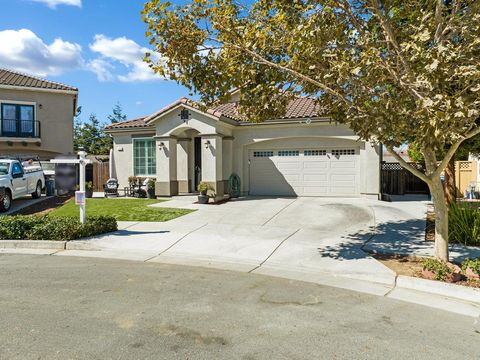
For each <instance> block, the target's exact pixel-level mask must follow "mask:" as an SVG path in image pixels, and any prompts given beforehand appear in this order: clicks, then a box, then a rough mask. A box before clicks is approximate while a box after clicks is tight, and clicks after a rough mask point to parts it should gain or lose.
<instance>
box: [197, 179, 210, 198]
mask: <svg viewBox="0 0 480 360" xmlns="http://www.w3.org/2000/svg"><path fill="white" fill-rule="evenodd" d="M213 190H214V188H213V186H212V185H210V184H209V183H207V182H205V181H201V182H200V183H199V184H198V186H197V191H198V192H199V193H200V194H202V195H207V192H208V191H213Z"/></svg>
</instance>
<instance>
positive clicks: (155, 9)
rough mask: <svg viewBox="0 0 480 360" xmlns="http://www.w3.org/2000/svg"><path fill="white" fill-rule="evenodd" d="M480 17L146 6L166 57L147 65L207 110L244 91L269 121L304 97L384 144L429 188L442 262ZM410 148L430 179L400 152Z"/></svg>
mask: <svg viewBox="0 0 480 360" xmlns="http://www.w3.org/2000/svg"><path fill="white" fill-rule="evenodd" d="M479 9H480V2H479V1H475V0H257V1H256V2H254V3H253V4H251V5H247V4H246V3H241V2H236V1H235V0H215V1H210V0H194V1H192V2H191V3H190V4H186V5H181V6H172V5H171V4H170V3H169V2H164V1H160V0H150V1H149V2H147V3H146V4H145V7H144V10H143V13H142V14H143V20H144V21H145V22H146V24H147V26H148V30H147V32H146V36H147V37H148V38H149V40H150V43H151V44H152V45H153V47H154V50H155V51H156V52H157V53H158V54H160V56H156V55H155V57H153V56H150V55H149V54H146V61H147V62H149V64H150V66H151V67H152V69H153V70H154V71H155V72H156V73H158V74H159V75H162V76H166V77H168V78H170V79H173V80H176V81H177V82H178V83H180V84H182V85H184V86H186V87H187V88H188V89H190V90H191V91H192V92H195V93H198V94H199V95H200V100H201V101H202V102H203V103H204V104H210V103H213V102H215V101H217V100H218V99H220V100H222V99H225V98H226V97H227V96H228V92H229V90H231V89H232V88H240V89H241V90H242V91H241V93H240V106H239V109H240V111H241V112H242V113H243V114H245V115H247V116H248V117H249V118H250V119H252V121H261V120H265V119H268V118H272V117H275V116H277V115H278V114H280V113H281V112H283V110H284V109H285V106H286V104H287V102H288V101H289V99H290V98H291V97H292V96H295V95H308V96H312V97H315V98H316V99H317V101H318V103H319V104H320V105H321V106H322V108H325V109H328V111H329V115H330V116H331V118H332V120H333V121H338V122H341V123H345V124H347V125H349V126H350V127H351V128H352V129H353V130H354V131H355V132H356V133H357V134H358V136H359V137H360V138H362V139H363V140H366V141H367V140H368V141H376V142H378V143H383V144H384V145H385V146H386V147H387V149H388V150H389V151H390V152H392V154H393V155H394V156H395V157H396V158H397V160H398V161H399V162H400V164H401V165H402V166H403V167H405V168H406V169H408V170H409V171H410V172H412V173H413V174H415V175H416V176H418V177H419V178H421V179H422V180H424V181H425V182H426V183H427V184H428V186H429V188H430V191H431V194H432V198H433V202H434V206H435V211H436V225H435V254H436V257H437V258H438V259H441V260H445V261H447V260H448V207H447V204H446V202H445V201H444V190H443V187H442V183H441V181H440V174H441V172H442V171H443V170H444V169H445V167H446V165H447V164H448V162H449V161H450V159H451V158H452V157H453V155H454V154H455V152H456V151H457V149H458V147H459V146H460V145H461V144H462V142H463V141H465V140H466V139H469V138H472V137H473V136H475V135H477V134H479V133H480V127H479V126H477V124H476V122H475V120H476V119H477V118H478V116H479V109H480V98H479V94H480V81H479V80H480V50H479V49H480V14H479V12H480V10H479ZM412 142H415V143H417V144H418V146H419V148H420V151H421V153H422V155H423V157H424V159H425V165H426V171H425V173H423V172H420V171H419V170H417V169H416V168H414V167H412V166H410V165H409V164H408V163H407V162H405V161H404V160H403V159H402V158H401V157H400V156H399V155H398V154H396V153H395V152H394V151H393V148H394V147H395V146H398V145H400V144H405V143H412ZM447 148H448V151H446V152H444V154H443V155H442V156H441V157H438V156H437V154H442V151H443V149H447Z"/></svg>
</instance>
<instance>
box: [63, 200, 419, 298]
mask: <svg viewBox="0 0 480 360" xmlns="http://www.w3.org/2000/svg"><path fill="white" fill-rule="evenodd" d="M194 200H195V199H194V198H193V197H176V198H174V199H172V200H170V201H166V202H163V203H159V204H156V206H158V207H177V208H191V209H197V210H198V211H196V212H193V213H191V214H188V215H185V216H182V217H180V218H177V219H175V220H172V221H169V222H166V223H146V222H140V223H121V224H120V230H119V231H118V232H116V233H113V234H108V235H105V236H101V237H98V238H94V239H88V240H81V241H73V242H70V243H68V244H67V251H63V252H60V253H58V255H79V256H85V255H89V256H98V257H111V258H121V259H133V260H143V261H151V262H161V263H171V264H182V265H197V266H209V267H216V268H222V269H229V270H236V271H242V272H255V273H261V274H267V275H273V276H279V277H286V278H291V279H297V280H305V281H311V282H321V283H322V284H327V285H333V286H337V287H343V288H348V289H353V290H361V291H363V292H369V293H373V294H377V295H384V294H385V293H387V292H388V291H389V290H390V289H391V287H392V285H393V284H394V282H395V273H394V272H392V271H391V270H390V269H388V268H386V267H385V266H384V265H382V264H381V263H379V262H378V261H376V260H375V259H373V258H372V257H370V256H368V255H367V253H366V252H364V251H363V250H362V247H363V246H364V245H365V243H366V242H368V241H369V240H370V239H371V238H372V236H373V235H374V234H376V238H377V237H378V238H379V239H380V238H381V237H382V236H391V234H392V232H394V233H395V234H397V235H398V236H397V237H402V236H404V237H408V238H411V237H415V236H416V237H421V236H423V231H424V220H423V219H424V216H425V209H426V203H425V202H420V201H414V202H398V203H384V202H379V201H373V200H367V199H363V198H355V199H354V198H352V199H337V198H264V197H247V198H242V199H238V200H235V201H230V202H227V203H225V204H222V205H197V204H193V202H194ZM396 228H397V230H395V229H396ZM379 229H389V231H388V232H387V231H383V230H381V231H379ZM85 250H87V252H86V251H85ZM88 250H92V251H90V252H88ZM97 250H102V251H97Z"/></svg>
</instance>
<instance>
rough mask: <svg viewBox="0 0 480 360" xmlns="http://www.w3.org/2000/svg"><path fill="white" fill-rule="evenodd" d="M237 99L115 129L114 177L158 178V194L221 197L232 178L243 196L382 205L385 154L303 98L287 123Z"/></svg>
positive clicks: (170, 110)
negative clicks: (203, 186) (252, 115)
mask: <svg viewBox="0 0 480 360" xmlns="http://www.w3.org/2000/svg"><path fill="white" fill-rule="evenodd" d="M238 98H239V92H238V91H235V92H233V93H232V94H231V97H230V100H229V101H228V102H226V103H222V104H218V105H217V106H215V107H212V108H210V109H207V110H203V111H202V110H200V108H199V107H198V106H197V105H196V104H195V103H194V102H193V101H190V100H188V99H186V98H181V99H179V100H177V101H175V102H174V103H172V104H170V105H168V106H166V107H165V108H163V109H161V110H160V111H158V112H156V113H154V114H152V115H150V116H146V117H142V118H138V119H133V120H128V121H125V122H120V123H115V124H111V125H109V126H107V127H106V131H107V132H108V133H110V134H111V135H112V136H113V140H114V145H113V159H112V166H113V174H114V176H115V177H116V178H117V179H118V181H119V183H120V186H121V187H123V186H127V185H128V178H129V177H130V176H141V177H151V178H156V188H155V191H156V194H157V195H158V196H172V195H176V194H179V193H190V192H194V191H195V189H196V186H197V185H198V183H199V182H200V181H205V182H208V183H210V185H212V186H213V187H214V189H215V192H216V194H217V197H222V196H223V195H224V193H225V191H226V184H227V180H228V179H229V177H230V176H231V175H232V174H233V173H234V174H237V175H238V176H239V177H240V179H241V190H242V194H245V195H247V194H249V195H273V196H342V197H361V196H364V197H373V198H378V196H379V192H380V184H379V181H380V158H381V156H380V149H379V146H377V145H372V144H370V143H369V142H364V141H360V140H359V139H358V136H356V135H355V133H354V132H353V131H352V130H351V129H350V128H348V127H347V126H345V125H342V124H337V123H333V122H331V120H330V119H329V118H328V117H325V116H322V115H321V112H320V109H319V107H318V106H317V105H316V104H315V102H314V100H313V99H311V98H308V97H299V98H296V99H294V100H292V101H291V102H290V104H289V105H288V107H287V109H286V113H285V115H284V116H282V117H280V118H278V119H271V120H266V121H264V122H261V123H251V122H248V121H245V119H243V118H242V117H241V116H240V115H239V113H238Z"/></svg>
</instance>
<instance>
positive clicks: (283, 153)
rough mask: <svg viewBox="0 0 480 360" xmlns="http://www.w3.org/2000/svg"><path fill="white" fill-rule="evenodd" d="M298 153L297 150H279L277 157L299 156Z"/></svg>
mask: <svg viewBox="0 0 480 360" xmlns="http://www.w3.org/2000/svg"><path fill="white" fill-rule="evenodd" d="M299 155H300V151H298V150H280V151H279V152H278V156H299Z"/></svg>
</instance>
